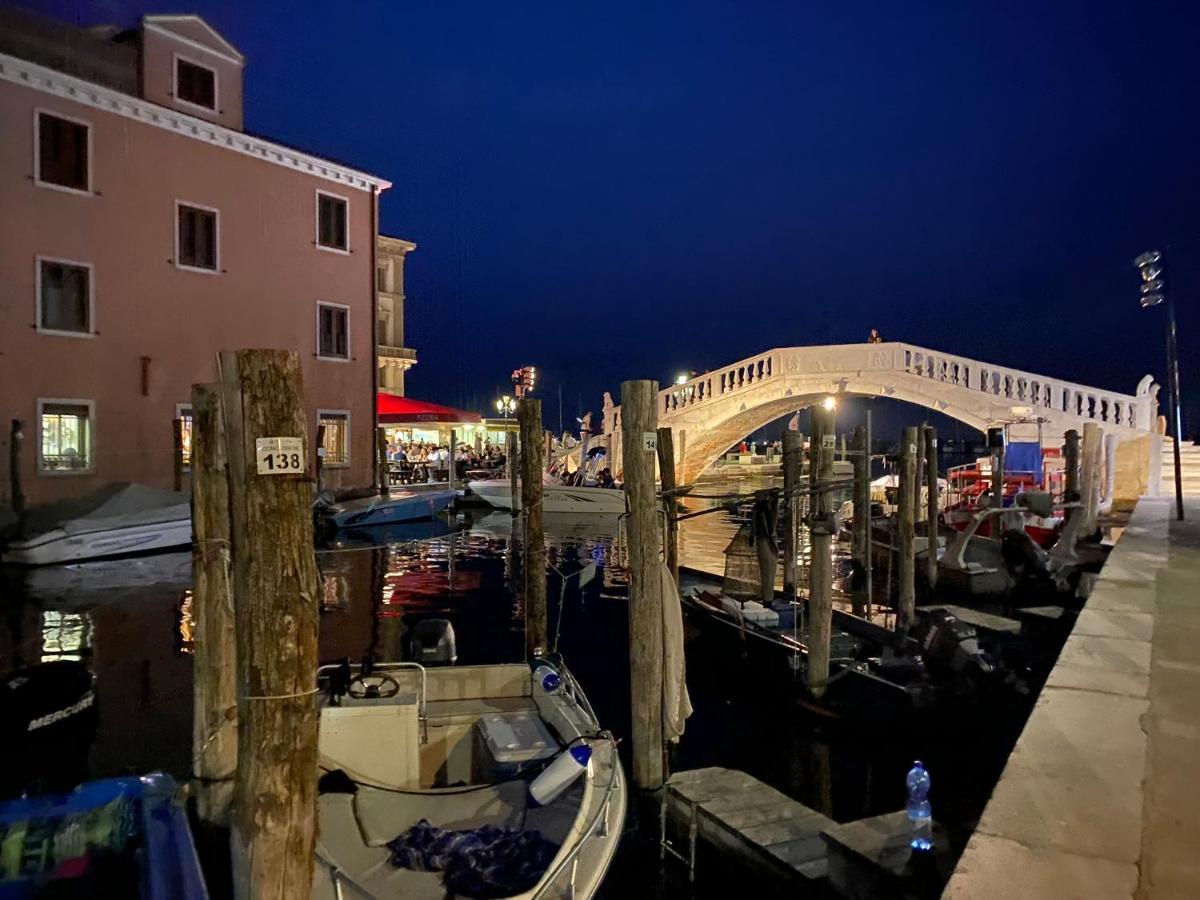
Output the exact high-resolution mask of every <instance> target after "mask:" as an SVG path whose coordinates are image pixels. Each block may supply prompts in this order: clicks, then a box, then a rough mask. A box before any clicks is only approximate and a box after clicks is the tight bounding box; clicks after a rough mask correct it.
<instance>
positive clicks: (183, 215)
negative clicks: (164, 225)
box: [175, 203, 217, 272]
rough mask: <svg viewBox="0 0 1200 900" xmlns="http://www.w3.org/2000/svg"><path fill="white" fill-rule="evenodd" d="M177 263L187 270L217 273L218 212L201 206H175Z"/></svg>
mask: <svg viewBox="0 0 1200 900" xmlns="http://www.w3.org/2000/svg"><path fill="white" fill-rule="evenodd" d="M178 210H179V225H178V230H177V232H176V250H175V259H176V264H177V265H178V266H180V267H182V268H187V269H202V270H204V271H208V272H215V271H216V270H217V211H216V210H215V209H205V208H204V207H202V206H189V205H188V204H186V203H180V204H179V205H178Z"/></svg>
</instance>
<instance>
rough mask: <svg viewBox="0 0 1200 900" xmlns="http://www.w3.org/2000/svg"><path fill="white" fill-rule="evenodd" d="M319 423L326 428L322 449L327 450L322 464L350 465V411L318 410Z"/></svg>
mask: <svg viewBox="0 0 1200 900" xmlns="http://www.w3.org/2000/svg"><path fill="white" fill-rule="evenodd" d="M317 424H318V425H319V426H320V427H322V428H324V429H325V431H324V434H323V436H322V438H321V449H322V450H324V451H325V455H324V458H323V461H322V463H321V465H323V466H325V467H329V466H348V465H350V413H348V412H345V411H338V410H328V409H321V410H317Z"/></svg>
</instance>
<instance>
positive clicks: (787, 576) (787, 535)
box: [782, 428, 804, 600]
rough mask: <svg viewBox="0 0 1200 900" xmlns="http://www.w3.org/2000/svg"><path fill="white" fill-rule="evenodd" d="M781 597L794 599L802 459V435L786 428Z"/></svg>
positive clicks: (784, 433) (784, 435)
mask: <svg viewBox="0 0 1200 900" xmlns="http://www.w3.org/2000/svg"><path fill="white" fill-rule="evenodd" d="M782 443H783V497H784V505H783V517H784V523H785V526H786V528H787V530H786V531H785V532H784V535H783V593H784V596H786V597H788V598H790V599H792V600H795V599H796V554H797V552H798V548H797V546H796V544H797V537H798V535H799V533H800V496H799V491H800V466H801V464H802V463H803V461H804V459H803V457H804V435H802V434H801V433H800V432H799V431H793V430H792V429H790V428H788V429H786V430H785V431H784V432H783V441H782Z"/></svg>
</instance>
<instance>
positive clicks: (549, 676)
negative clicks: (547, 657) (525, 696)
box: [533, 663, 562, 694]
mask: <svg viewBox="0 0 1200 900" xmlns="http://www.w3.org/2000/svg"><path fill="white" fill-rule="evenodd" d="M533 683H534V684H536V685H537V686H538V687H540V688H541V689H542V690H543V691H544V692H545V693H547V694H557V693H558V691H559V689H561V688H562V677H561V676H560V675H559V674H558V672H556V671H554V667H553V666H548V665H546V664H545V663H542V664H541V665H540V666H538V667H537V668H536V669H534V670H533Z"/></svg>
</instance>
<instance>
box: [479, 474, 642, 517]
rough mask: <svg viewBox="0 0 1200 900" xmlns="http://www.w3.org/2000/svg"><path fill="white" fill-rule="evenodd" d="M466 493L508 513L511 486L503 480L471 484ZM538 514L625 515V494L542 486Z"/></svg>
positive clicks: (597, 488)
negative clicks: (541, 511) (539, 511)
mask: <svg viewBox="0 0 1200 900" xmlns="http://www.w3.org/2000/svg"><path fill="white" fill-rule="evenodd" d="M467 489H468V490H469V491H470V492H471V493H472V494H474V495H475V496H477V497H479V498H480V499H482V500H485V501H487V502H488V503H489V504H491V505H492V506H494V507H496V508H497V509H507V510H511V509H512V486H511V484H510V482H509V481H508V480H507V479H494V480H490V481H472V482H469V483H468V484H467ZM518 496H519V494H518ZM542 510H543V511H544V512H547V513H573V514H577V515H609V516H613V515H621V514H622V513H624V512H625V493H624V492H623V491H622V490H621V489H620V488H616V487H611V488H606V487H591V486H586V485H567V484H545V485H543V486H542Z"/></svg>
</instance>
